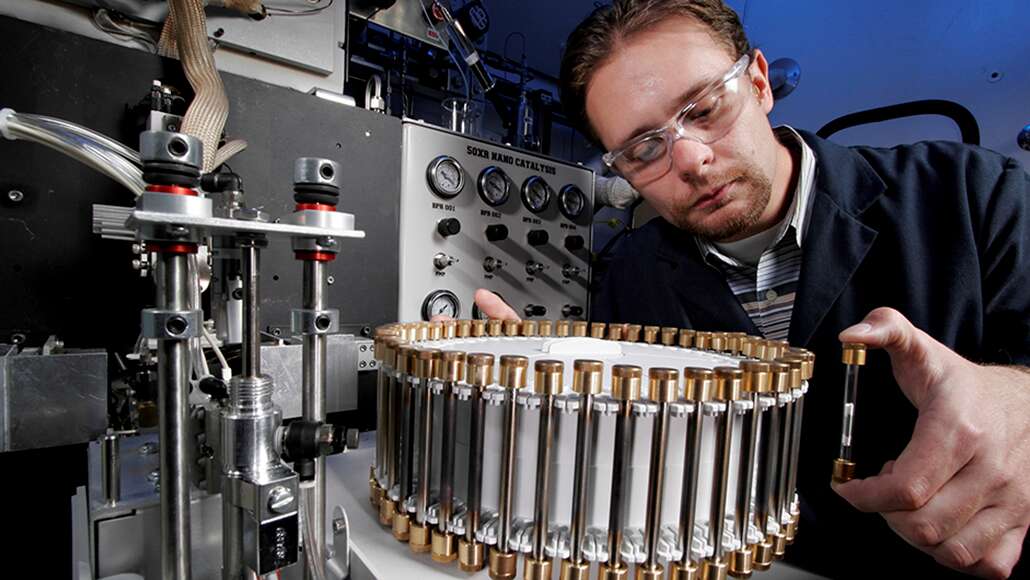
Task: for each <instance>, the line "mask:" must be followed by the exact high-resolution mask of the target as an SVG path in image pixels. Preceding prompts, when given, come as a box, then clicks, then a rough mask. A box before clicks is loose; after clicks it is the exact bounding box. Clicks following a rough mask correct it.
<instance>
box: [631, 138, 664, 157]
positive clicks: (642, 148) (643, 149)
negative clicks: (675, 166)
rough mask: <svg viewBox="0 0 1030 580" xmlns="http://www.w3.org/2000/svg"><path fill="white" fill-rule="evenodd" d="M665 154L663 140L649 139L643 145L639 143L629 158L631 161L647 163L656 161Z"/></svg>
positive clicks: (632, 149)
mask: <svg viewBox="0 0 1030 580" xmlns="http://www.w3.org/2000/svg"><path fill="white" fill-rule="evenodd" d="M663 153H665V142H664V141H663V140H661V139H648V140H647V141H644V142H643V143H637V144H636V145H634V146H633V147H632V148H630V150H629V151H627V156H628V157H629V158H630V160H631V161H635V162H638V163H647V162H649V161H654V160H655V159H658V158H659V157H661V156H662V154H663Z"/></svg>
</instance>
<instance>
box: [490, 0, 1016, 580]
mask: <svg viewBox="0 0 1030 580" xmlns="http://www.w3.org/2000/svg"><path fill="white" fill-rule="evenodd" d="M561 81H562V102H563V104H564V105H565V107H566V109H567V110H568V111H569V113H570V114H571V115H572V116H573V118H575V119H578V120H579V121H580V125H581V127H582V129H583V130H584V132H585V134H587V135H588V136H589V137H591V138H592V139H594V140H595V141H596V142H597V143H599V144H600V146H601V147H602V148H603V149H604V150H606V151H608V153H607V154H606V155H605V161H606V162H607V163H608V164H609V165H610V166H611V167H612V169H613V170H615V171H616V172H618V173H620V174H622V175H623V176H624V177H626V178H627V179H628V180H629V181H630V182H631V183H632V184H633V185H634V187H635V188H636V189H637V190H638V191H640V193H641V195H642V196H643V197H644V198H645V199H646V200H647V201H648V202H649V203H650V204H651V206H653V207H654V209H655V210H656V211H657V212H658V214H659V215H660V218H657V219H655V220H653V221H651V222H650V223H648V224H647V225H646V226H644V227H642V228H640V229H638V230H636V231H635V232H634V233H633V234H632V235H631V236H630V237H629V239H627V240H626V242H625V243H624V244H623V246H622V248H621V251H620V252H619V254H618V255H617V256H616V258H615V259H614V260H613V262H612V264H611V267H610V270H609V273H608V275H607V277H606V280H605V281H604V282H603V284H602V287H601V288H600V290H599V294H598V296H597V298H596V300H595V301H594V304H593V318H594V319H595V320H601V321H611V322H633V323H639V324H657V325H668V326H680V327H695V328H699V329H703V330H712V331H746V332H748V333H749V334H755V335H764V336H766V337H769V338H787V339H789V341H790V343H791V344H792V345H794V346H801V347H805V348H808V349H811V350H813V351H814V352H815V353H816V356H817V364H816V374H815V377H814V379H813V385H814V386H813V388H812V390H811V392H810V394H809V396H808V402H807V403H806V413H805V419H804V421H805V424H804V432H803V445H802V451H801V456H802V459H801V463H802V466H801V473H800V475H799V490H800V495H801V498H802V521H801V524H800V526H799V529H800V531H799V534H798V541H797V542H796V544H795V545H794V546H793V547H792V548H791V550H788V557H789V558H792V559H793V560H794V561H795V562H796V563H798V564H799V565H801V566H803V567H806V568H810V569H812V570H813V571H816V572H818V573H821V574H825V575H828V576H832V577H841V576H859V575H862V576H867V575H868V574H870V573H875V574H881V575H883V574H885V575H886V576H887V577H895V576H896V575H899V574H902V573H912V572H915V573H917V574H918V576H917V577H941V576H944V575H947V574H949V572H948V570H947V569H946V568H944V567H942V566H941V565H943V566H946V567H948V568H951V569H954V570H958V571H961V572H964V573H967V574H975V575H979V576H984V577H1006V576H1008V575H1009V574H1011V573H1012V571H1013V567H1014V566H1015V565H1016V563H1017V561H1018V560H1019V557H1020V553H1021V551H1022V547H1023V542H1024V538H1025V536H1026V533H1027V526H1028V525H1030V374H1028V370H1027V369H1026V368H1025V367H1024V366H1014V365H1026V364H1028V363H1030V207H1028V203H1030V202H1028V195H1030V185H1028V181H1030V180H1028V177H1027V175H1026V173H1024V171H1023V170H1022V169H1021V168H1020V167H1019V165H1018V164H1017V163H1016V162H1015V161H1013V160H1011V159H1005V158H1002V157H1000V156H998V155H996V154H993V153H990V152H987V151H984V150H981V149H976V148H971V147H964V146H961V145H958V144H950V143H921V144H916V145H912V146H903V147H897V148H894V149H872V148H844V147H839V146H836V145H833V144H831V143H829V142H826V141H823V140H821V139H818V138H817V137H815V136H814V135H812V134H809V133H804V132H796V131H794V130H793V129H790V128H787V127H781V128H777V129H773V128H772V127H771V126H770V124H769V121H768V117H767V115H768V113H769V111H770V110H771V109H772V106H773V98H772V94H771V91H770V87H769V79H768V65H767V63H766V60H765V57H764V56H763V55H762V53H761V51H759V50H752V49H751V48H750V46H749V45H748V41H747V38H746V37H745V35H744V32H743V29H742V27H741V25H740V22H739V20H738V18H737V16H736V14H734V13H733V11H732V10H730V9H729V8H727V7H726V6H725V5H723V4H722V2H721V0H669V1H664V2H659V1H656V0H651V1H646V0H616V1H615V3H614V5H613V6H610V7H602V8H600V9H598V10H596V11H595V12H594V13H593V14H591V15H590V16H589V17H588V18H587V19H586V20H585V21H584V22H583V23H582V24H580V26H579V27H578V28H577V29H576V30H575V31H574V32H573V33H572V35H571V36H570V37H569V42H568V45H567V48H566V53H565V56H564V60H563V63H562V79H561ZM476 298H477V303H478V304H479V306H480V308H481V309H483V310H484V311H485V312H487V313H489V314H491V315H494V316H499V317H506V318H517V315H516V314H515V313H514V312H513V311H511V310H510V309H508V308H507V307H506V306H505V305H504V304H503V302H502V301H500V300H499V299H498V298H497V297H496V296H494V295H491V294H490V293H488V292H486V291H480V292H478V293H477V297H476ZM842 341H843V342H860V343H865V344H866V345H868V346H869V348H870V350H871V352H870V354H869V357H868V365H867V366H866V368H865V369H863V371H862V376H861V387H860V395H859V399H858V404H857V412H856V417H857V419H856V425H855V431H854V445H855V454H856V460H857V462H858V464H859V473H858V475H859V477H861V478H863V479H858V480H855V481H852V482H849V483H846V484H843V485H836V486H833V487H832V488H831V486H830V484H829V480H830V469H831V462H832V460H833V459H834V458H835V457H836V456H837V452H838V449H837V447H838V445H839V433H840V414H841V405H842V401H843V366H842V365H841V364H840V363H839V361H840V357H841V354H840V353H841V346H840V343H841V342H842ZM875 349H882V350H875ZM849 504H850V505H849ZM877 514H879V515H877ZM891 530H893V532H892V531H891ZM906 543H907V544H910V546H909V545H906ZM917 549H918V550H921V551H922V552H925V553H926V554H928V555H929V556H930V557H932V559H931V558H930V557H927V556H924V555H922V554H920V553H919V552H918V551H917ZM934 560H936V562H937V563H938V564H935V563H934Z"/></svg>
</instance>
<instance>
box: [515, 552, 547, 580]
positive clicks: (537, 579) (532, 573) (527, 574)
mask: <svg viewBox="0 0 1030 580" xmlns="http://www.w3.org/2000/svg"><path fill="white" fill-rule="evenodd" d="M522 578H524V580H551V561H550V560H537V559H536V558H533V557H532V556H526V564H525V567H524V568H523V570H522Z"/></svg>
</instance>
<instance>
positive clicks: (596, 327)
mask: <svg viewBox="0 0 1030 580" xmlns="http://www.w3.org/2000/svg"><path fill="white" fill-rule="evenodd" d="M590 337H591V338H604V323H603V322H591V323H590Z"/></svg>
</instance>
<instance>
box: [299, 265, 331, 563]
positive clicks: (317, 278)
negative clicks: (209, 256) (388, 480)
mask: <svg viewBox="0 0 1030 580" xmlns="http://www.w3.org/2000/svg"><path fill="white" fill-rule="evenodd" d="M302 291H303V293H304V300H303V307H304V308H305V309H307V310H324V309H325V307H326V304H325V302H326V301H325V263H324V262H320V261H317V260H304V279H303V289H302ZM326 342H327V336H326V335H325V334H305V335H304V341H303V345H302V347H301V348H302V351H301V357H302V361H303V363H302V364H303V370H302V375H301V380H302V385H303V386H302V390H301V412H302V416H303V418H304V420H305V421H314V422H320V423H321V422H324V421H325V378H326ZM301 493H302V494H304V495H305V498H304V499H305V506H306V508H307V511H306V513H305V514H304V517H305V518H307V519H308V521H310V522H311V524H312V529H313V530H315V533H314V542H315V546H313V548H314V549H313V550H307V551H306V552H305V553H306V554H308V555H309V556H310V555H312V554H315V555H319V554H325V553H326V549H325V538H326V533H325V532H326V527H325V458H324V457H321V456H319V457H316V458H315V478H314V480H313V481H312V485H311V486H305V487H302V488H301ZM319 565H321V563H319ZM304 577H305V578H308V579H311V578H312V575H311V570H310V567H305V569H304Z"/></svg>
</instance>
